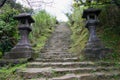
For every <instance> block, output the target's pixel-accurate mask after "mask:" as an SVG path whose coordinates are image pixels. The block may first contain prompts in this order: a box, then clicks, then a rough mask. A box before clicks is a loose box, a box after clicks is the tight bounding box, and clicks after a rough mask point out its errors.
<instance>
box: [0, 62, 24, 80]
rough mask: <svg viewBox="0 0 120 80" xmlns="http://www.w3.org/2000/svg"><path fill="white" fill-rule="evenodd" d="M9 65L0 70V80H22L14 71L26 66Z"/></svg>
mask: <svg viewBox="0 0 120 80" xmlns="http://www.w3.org/2000/svg"><path fill="white" fill-rule="evenodd" d="M9 65H10V64H9ZM9 65H7V66H6V67H1V68H0V80H23V79H22V78H21V77H20V76H18V75H17V74H16V71H17V70H18V69H22V68H25V67H26V64H17V65H15V66H9Z"/></svg>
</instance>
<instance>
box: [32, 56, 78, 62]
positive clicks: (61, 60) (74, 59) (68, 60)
mask: <svg viewBox="0 0 120 80" xmlns="http://www.w3.org/2000/svg"><path fill="white" fill-rule="evenodd" d="M34 61H35V62H76V61H80V59H79V58H78V57H72V58H55V59H42V58H37V59H35V60H34Z"/></svg>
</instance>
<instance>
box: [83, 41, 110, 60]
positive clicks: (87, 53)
mask: <svg viewBox="0 0 120 80" xmlns="http://www.w3.org/2000/svg"><path fill="white" fill-rule="evenodd" d="M110 52H111V50H110V49H108V48H105V47H104V46H103V44H102V43H101V42H100V40H97V41H88V43H87V45H86V47H85V49H84V50H83V55H84V58H85V59H87V60H100V59H103V58H105V57H106V56H107V55H109V54H110Z"/></svg>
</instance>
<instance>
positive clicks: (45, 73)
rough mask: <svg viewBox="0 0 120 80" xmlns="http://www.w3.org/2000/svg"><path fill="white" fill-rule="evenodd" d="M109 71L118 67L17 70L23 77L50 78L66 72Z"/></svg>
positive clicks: (119, 69) (116, 69) (118, 69)
mask: <svg viewBox="0 0 120 80" xmlns="http://www.w3.org/2000/svg"><path fill="white" fill-rule="evenodd" d="M109 71H120V68H118V67H97V68H96V67H91V68H89V67H88V68H87V67H86V68H51V67H46V68H26V69H24V70H22V71H19V74H20V75H21V76H22V77H24V78H25V79H32V78H40V77H46V78H52V77H59V76H63V75H65V74H68V73H74V74H78V73H79V74H83V73H94V72H109Z"/></svg>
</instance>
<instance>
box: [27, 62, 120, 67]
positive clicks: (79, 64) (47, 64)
mask: <svg viewBox="0 0 120 80" xmlns="http://www.w3.org/2000/svg"><path fill="white" fill-rule="evenodd" d="M115 65H116V63H109V62H90V61H89V62H88V61H86V62H30V63H28V64H27V67H28V68H42V67H53V68H56V67H61V68H62V67H63V68H65V67H68V68H71V67H74V68H75V67H98V66H103V67H108V66H115ZM116 66H120V63H118V64H117V65H116Z"/></svg>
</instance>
